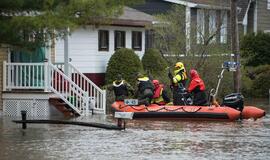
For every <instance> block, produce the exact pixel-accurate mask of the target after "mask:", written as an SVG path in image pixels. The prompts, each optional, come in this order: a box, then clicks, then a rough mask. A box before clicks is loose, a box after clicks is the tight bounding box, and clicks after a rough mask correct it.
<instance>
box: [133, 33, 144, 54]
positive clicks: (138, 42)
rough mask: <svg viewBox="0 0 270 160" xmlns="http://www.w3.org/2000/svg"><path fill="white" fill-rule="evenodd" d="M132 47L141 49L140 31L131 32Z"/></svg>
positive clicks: (137, 49) (136, 49)
mask: <svg viewBox="0 0 270 160" xmlns="http://www.w3.org/2000/svg"><path fill="white" fill-rule="evenodd" d="M132 49H133V50H135V51H141V50H142V32H138V31H133V32H132Z"/></svg>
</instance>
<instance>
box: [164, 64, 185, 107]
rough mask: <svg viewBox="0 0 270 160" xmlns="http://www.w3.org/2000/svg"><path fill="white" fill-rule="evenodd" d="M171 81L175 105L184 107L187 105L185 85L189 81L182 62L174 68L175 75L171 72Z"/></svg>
mask: <svg viewBox="0 0 270 160" xmlns="http://www.w3.org/2000/svg"><path fill="white" fill-rule="evenodd" d="M168 76H169V78H170V79H171V82H172V84H171V89H172V90H173V104H174V105H183V104H185V98H186V97H185V93H184V91H185V85H186V81H187V73H186V69H185V67H184V64H183V63H182V62H177V63H176V64H175V67H174V74H173V75H172V73H171V72H169V74H168Z"/></svg>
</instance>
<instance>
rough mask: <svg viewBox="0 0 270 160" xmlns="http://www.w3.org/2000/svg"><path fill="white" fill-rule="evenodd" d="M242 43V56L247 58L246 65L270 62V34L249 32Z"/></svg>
mask: <svg viewBox="0 0 270 160" xmlns="http://www.w3.org/2000/svg"><path fill="white" fill-rule="evenodd" d="M240 44H241V45H240V46H241V56H242V58H244V59H245V65H246V66H258V65H264V64H270V34H268V33H263V32H259V33H257V34H255V33H252V34H248V35H246V36H244V37H243V39H242V40H241V43H240Z"/></svg>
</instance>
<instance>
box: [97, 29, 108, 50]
mask: <svg viewBox="0 0 270 160" xmlns="http://www.w3.org/2000/svg"><path fill="white" fill-rule="evenodd" d="M104 34H105V37H104ZM103 38H105V40H103ZM102 41H105V44H103V42H102ZM109 42H110V33H109V31H108V30H98V51H109V49H110V45H109V44H110V43H109ZM104 46H105V47H104Z"/></svg>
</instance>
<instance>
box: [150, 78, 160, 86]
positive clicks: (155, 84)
mask: <svg viewBox="0 0 270 160" xmlns="http://www.w3.org/2000/svg"><path fill="white" fill-rule="evenodd" d="M152 83H153V84H154V86H155V87H157V86H158V85H159V81H158V80H157V79H154V80H153V81H152Z"/></svg>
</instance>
